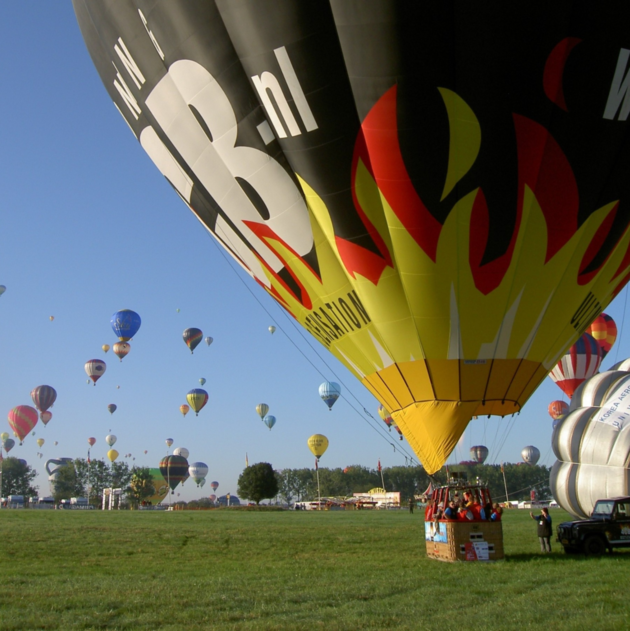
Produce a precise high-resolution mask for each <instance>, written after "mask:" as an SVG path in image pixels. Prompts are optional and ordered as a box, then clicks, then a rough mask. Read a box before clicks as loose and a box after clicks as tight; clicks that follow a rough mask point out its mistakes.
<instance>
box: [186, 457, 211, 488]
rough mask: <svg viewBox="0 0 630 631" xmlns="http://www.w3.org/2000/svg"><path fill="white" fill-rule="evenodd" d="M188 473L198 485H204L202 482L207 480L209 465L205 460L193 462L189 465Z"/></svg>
mask: <svg viewBox="0 0 630 631" xmlns="http://www.w3.org/2000/svg"><path fill="white" fill-rule="evenodd" d="M188 473H189V474H190V477H191V478H192V479H193V480H194V481H195V484H196V485H197V486H203V485H202V484H201V483H202V482H205V477H206V476H207V475H208V465H207V464H206V463H205V462H193V463H192V464H191V465H190V466H189V467H188Z"/></svg>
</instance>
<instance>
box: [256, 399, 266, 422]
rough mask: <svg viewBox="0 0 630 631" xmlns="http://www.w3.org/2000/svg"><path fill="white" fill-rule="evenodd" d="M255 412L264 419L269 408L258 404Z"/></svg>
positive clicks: (263, 404)
mask: <svg viewBox="0 0 630 631" xmlns="http://www.w3.org/2000/svg"><path fill="white" fill-rule="evenodd" d="M256 412H257V413H258V416H260V418H261V419H264V418H265V416H267V412H269V406H268V405H267V404H266V403H259V404H258V405H257V406H256Z"/></svg>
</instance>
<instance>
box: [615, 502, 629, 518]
mask: <svg viewBox="0 0 630 631" xmlns="http://www.w3.org/2000/svg"><path fill="white" fill-rule="evenodd" d="M617 514H618V515H619V516H620V517H627V516H628V505H627V504H617Z"/></svg>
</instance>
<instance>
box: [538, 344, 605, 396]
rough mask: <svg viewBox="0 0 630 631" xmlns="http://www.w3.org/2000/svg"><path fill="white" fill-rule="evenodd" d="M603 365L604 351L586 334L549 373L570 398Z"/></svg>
mask: <svg viewBox="0 0 630 631" xmlns="http://www.w3.org/2000/svg"><path fill="white" fill-rule="evenodd" d="M601 363H602V349H601V348H600V346H599V344H598V343H597V342H596V341H595V340H594V339H593V336H591V335H589V334H588V333H584V335H582V337H581V338H580V339H579V340H578V341H577V342H576V343H575V344H574V345H573V346H572V347H571V348H570V349H569V350H568V351H567V353H566V354H565V355H564V356H563V357H562V359H561V360H560V361H559V362H558V364H557V365H556V367H555V368H554V369H553V370H552V371H551V372H550V373H549V376H550V377H551V378H552V379H553V381H555V383H556V385H557V386H558V387H559V388H560V389H561V390H562V391H563V392H564V393H565V394H566V395H567V396H569V397H572V396H573V393H574V392H575V389H576V388H577V387H578V386H579V385H580V384H581V383H583V382H584V381H586V379H588V378H589V377H592V376H593V375H594V374H595V373H596V372H597V371H598V370H599V366H600V364H601Z"/></svg>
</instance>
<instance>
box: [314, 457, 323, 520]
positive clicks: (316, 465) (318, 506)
mask: <svg viewBox="0 0 630 631" xmlns="http://www.w3.org/2000/svg"><path fill="white" fill-rule="evenodd" d="M318 463H319V458H318V457H317V456H316V457H315V472H316V473H317V510H322V494H321V493H320V490H319V464H318Z"/></svg>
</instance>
